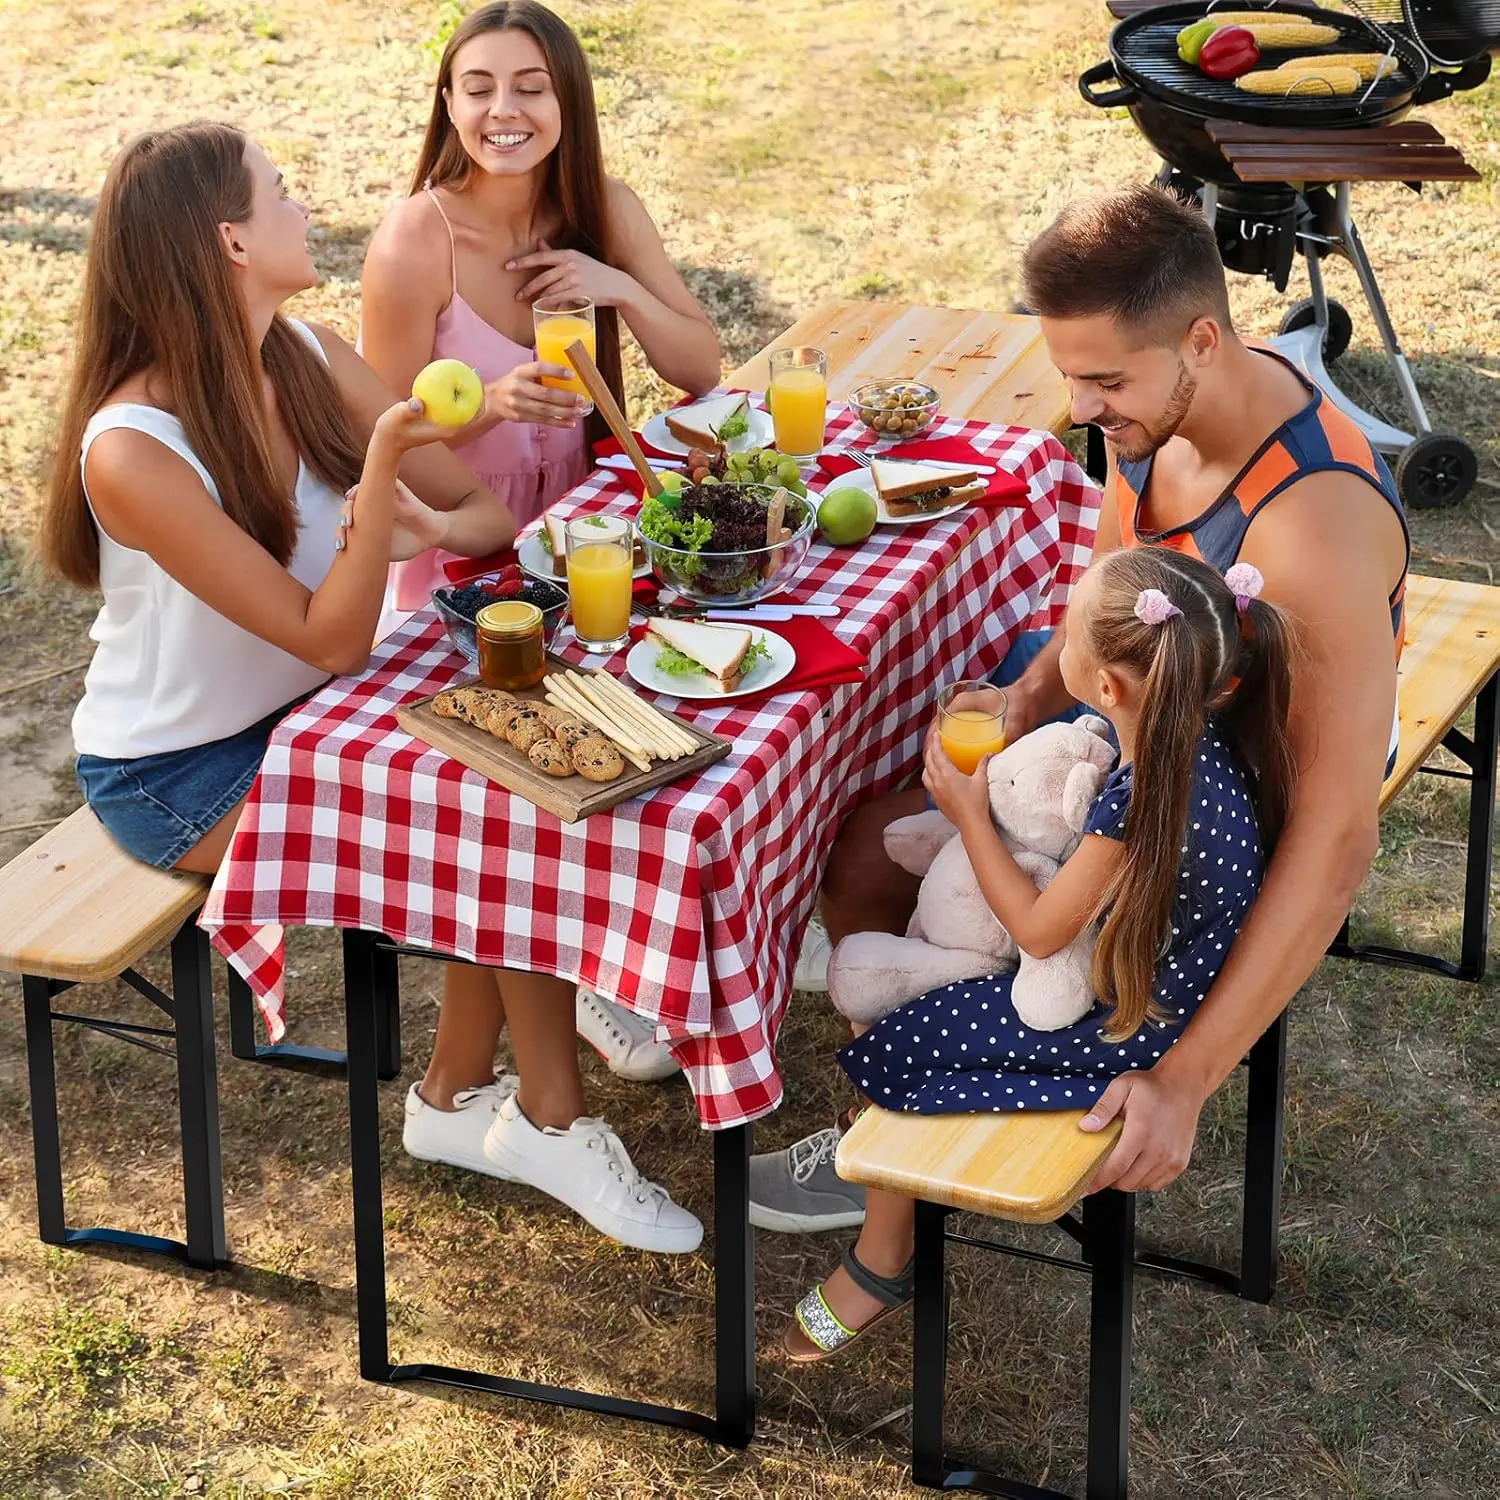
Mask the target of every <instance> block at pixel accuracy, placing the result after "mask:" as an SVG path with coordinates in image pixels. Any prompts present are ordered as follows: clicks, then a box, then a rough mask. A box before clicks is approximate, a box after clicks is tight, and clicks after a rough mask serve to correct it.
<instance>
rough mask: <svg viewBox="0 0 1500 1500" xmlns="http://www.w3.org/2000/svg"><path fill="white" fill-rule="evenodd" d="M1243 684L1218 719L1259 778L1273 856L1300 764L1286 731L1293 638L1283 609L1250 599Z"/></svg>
mask: <svg viewBox="0 0 1500 1500" xmlns="http://www.w3.org/2000/svg"><path fill="white" fill-rule="evenodd" d="M1240 619H1241V621H1242V629H1241V644H1240V653H1239V660H1238V663H1237V668H1236V671H1237V675H1238V677H1239V685H1238V686H1237V687H1236V688H1235V689H1234V691H1233V692H1232V694H1231V695H1230V697H1229V701H1228V703H1227V704H1226V706H1225V707H1224V709H1223V710H1222V711H1221V712H1220V714H1219V721H1220V722H1221V723H1222V724H1223V726H1224V728H1225V730H1226V731H1227V733H1228V734H1229V735H1230V737H1231V739H1232V740H1233V742H1234V747H1235V749H1236V750H1237V751H1238V752H1239V754H1240V757H1241V759H1242V760H1244V762H1245V763H1246V765H1248V766H1249V767H1250V770H1251V772H1252V773H1253V775H1254V778H1255V810H1256V815H1257V817H1258V818H1259V820H1260V836H1261V842H1262V843H1263V845H1264V846H1265V850H1266V853H1267V854H1268V855H1269V854H1270V852H1271V850H1272V849H1273V848H1274V847H1275V844H1276V840H1277V839H1278V838H1279V837H1280V836H1281V830H1282V829H1283V828H1284V827H1285V826H1286V820H1287V815H1288V813H1289V812H1290V811H1291V801H1292V788H1293V787H1294V786H1295V784H1296V779H1297V761H1296V757H1295V756H1294V755H1293V753H1292V742H1291V737H1290V735H1289V734H1288V732H1287V714H1288V710H1289V707H1290V704H1291V701H1292V640H1291V633H1290V631H1289V630H1288V629H1287V625H1286V620H1285V618H1284V617H1283V615H1282V614H1281V611H1280V610H1278V609H1275V608H1273V607H1272V606H1271V605H1269V604H1263V603H1262V602H1261V601H1260V600H1259V599H1249V600H1247V601H1246V602H1245V605H1244V607H1243V609H1242V610H1241V613H1240Z"/></svg>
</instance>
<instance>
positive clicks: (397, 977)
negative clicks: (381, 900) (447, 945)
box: [370, 943, 401, 1083]
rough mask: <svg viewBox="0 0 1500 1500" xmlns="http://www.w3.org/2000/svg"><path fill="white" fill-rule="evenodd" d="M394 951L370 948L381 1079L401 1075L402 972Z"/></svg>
mask: <svg viewBox="0 0 1500 1500" xmlns="http://www.w3.org/2000/svg"><path fill="white" fill-rule="evenodd" d="M399 964H400V960H399V959H398V958H397V956H396V954H395V952H394V950H392V949H391V948H390V947H389V946H387V945H386V944H384V943H377V944H375V946H374V947H373V948H372V949H371V950H370V980H371V984H372V987H373V988H372V992H371V997H370V998H371V1002H372V1004H373V1005H374V1007H375V1046H376V1055H375V1064H376V1068H377V1070H378V1071H379V1074H380V1078H381V1081H382V1082H384V1083H388V1082H390V1080H391V1079H392V1078H399V1077H400V1076H401V971H400V968H399Z"/></svg>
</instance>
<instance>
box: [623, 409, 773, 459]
mask: <svg viewBox="0 0 1500 1500" xmlns="http://www.w3.org/2000/svg"><path fill="white" fill-rule="evenodd" d="M641 436H642V437H643V438H645V440H646V441H647V442H648V443H650V444H651V446H652V447H653V448H660V449H661V451H662V452H663V453H676V454H679V455H680V456H682V457H684V458H685V457H687V454H688V452H689V448H688V445H687V444H686V443H682V442H679V441H678V440H677V439H676V438H674V437H673V436H672V434H671V431H670V430H669V429H668V427H667V419H666V417H665V415H664V414H663V413H661V412H657V414H656V415H655V416H654V417H651V418H649V419H648V420H647V421H645V422H644V423H642V424H641ZM724 446H725V447H726V448H727V449H728V450H729V452H731V453H738V452H740V451H741V450H743V449H745V448H774V447H775V446H776V429H775V428H774V427H772V425H771V418H770V416H769V415H768V414H767V413H765V412H763V411H759V410H757V408H755V407H753V406H752V407H751V408H750V430H749V431H748V432H747V433H746V434H745V435H744V437H737V438H731V439H730V440H729V442H727V443H726V444H725V445H724ZM646 461H647V462H648V463H649V462H650V461H651V455H650V454H649V453H648V454H647V455H646Z"/></svg>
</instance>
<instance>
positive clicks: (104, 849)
mask: <svg viewBox="0 0 1500 1500" xmlns="http://www.w3.org/2000/svg"><path fill="white" fill-rule="evenodd" d="M207 892H208V881H207V880H206V879H205V878H204V877H203V876H201V875H189V874H185V873H183V872H180V871H166V870H154V869H152V868H151V867H150V866H148V865H143V864H140V863H139V862H138V861H136V860H133V859H131V858H130V856H129V855H128V854H125V853H123V852H122V851H121V850H120V848H119V847H118V845H116V843H115V842H114V840H113V839H112V838H110V836H109V835H108V834H107V833H106V832H105V831H104V829H103V827H102V826H101V825H100V823H99V820H98V819H97V818H96V817H95V816H94V815H93V813H92V812H90V811H89V809H88V808H86V807H81V808H79V809H78V811H77V812H75V813H74V814H72V816H71V817H68V818H66V819H64V820H63V822H61V823H59V824H58V825H57V827H55V828H54V829H52V831H51V832H50V833H48V834H46V835H44V836H43V837H42V838H39V839H38V840H37V841H36V842H35V843H34V844H33V845H32V846H31V847H30V848H29V849H27V850H25V851H24V852H23V853H21V854H18V855H17V856H16V857H15V858H14V859H13V860H11V862H10V863H9V864H8V865H6V866H5V868H4V869H3V870H0V970H5V971H7V972H10V973H16V974H20V975H21V985H22V991H23V995H24V1002H25V1007H26V1058H27V1065H28V1069H29V1073H30V1082H31V1139H32V1147H33V1150H34V1152H35V1156H36V1196H37V1219H38V1222H39V1226H40V1230H41V1237H42V1239H43V1240H45V1241H46V1242H47V1243H48V1244H50V1245H79V1244H88V1243H94V1244H108V1245H118V1246H125V1247H127V1248H129V1249H133V1250H147V1251H151V1252H154V1253H157V1254H165V1255H172V1256H175V1257H177V1258H179V1259H182V1260H186V1261H187V1262H188V1264H190V1265H194V1266H206V1267H211V1266H217V1265H220V1264H222V1263H223V1262H224V1261H225V1259H226V1258H227V1256H226V1248H225V1242H224V1202H223V1194H222V1191H221V1179H220V1166H219V1109H218V1075H217V1071H216V1067H215V1061H214V1030H213V977H212V971H211V969H210V965H209V948H208V937H207V934H205V933H204V932H203V930H202V929H201V928H200V927H199V926H198V925H197V922H196V920H195V919H196V917H197V913H198V909H199V907H201V906H202V905H203V898H204V896H205V895H206V894H207ZM168 941H170V943H171V949H172V993H171V995H167V994H164V993H163V992H162V991H161V990H159V989H158V988H157V987H156V986H155V985H154V984H152V983H151V982H150V980H148V979H145V978H143V977H142V976H141V975H140V974H138V973H137V972H136V970H135V967H134V966H135V965H136V964H138V963H139V962H140V961H141V959H142V958H144V957H145V956H146V954H148V953H150V952H151V951H152V950H153V949H156V948H159V947H161V946H162V944H163V943H166V942H168ZM111 979H123V980H124V981H125V983H126V984H128V985H129V986H130V987H131V988H132V989H133V990H135V991H136V992H137V993H138V994H140V995H142V996H144V997H145V998H146V999H147V1000H149V1001H150V1002H151V1003H152V1004H153V1005H155V1006H156V1007H157V1008H158V1009H160V1010H161V1011H163V1012H165V1014H166V1015H167V1016H168V1017H169V1018H170V1020H171V1025H169V1026H141V1025H136V1024H134V1023H132V1022H127V1021H111V1020H102V1019H99V1018H97V1017H91V1016H81V1015H74V1014H70V1013H67V1012H63V1011H56V1010H54V1009H53V1008H52V1002H53V1000H54V999H56V997H57V996H58V995H61V994H62V993H64V992H65V991H67V990H70V989H72V988H73V987H74V986H75V985H81V984H99V983H103V982H106V981H108V980H111ZM54 1021H70V1022H73V1023H75V1024H77V1025H80V1026H88V1027H91V1028H92V1029H93V1030H95V1031H101V1032H103V1033H104V1034H105V1035H107V1036H112V1037H115V1038H116V1039H117V1040H119V1041H123V1042H129V1043H131V1044H132V1045H135V1046H140V1047H145V1048H148V1049H149V1050H151V1051H153V1052H160V1053H162V1054H163V1055H164V1056H167V1057H171V1056H173V1055H174V1052H175V1056H176V1060H177V1090H178V1117H179V1120H180V1122H181V1126H182V1186H183V1199H184V1207H185V1210H186V1221H187V1241H186V1243H185V1244H184V1243H182V1242H180V1241H177V1240H170V1239H163V1238H161V1237H160V1236H158V1235H148V1234H139V1233H136V1232H134V1231H131V1230H123V1229H69V1228H68V1226H67V1221H66V1217H65V1214H64V1211H63V1182H62V1154H61V1147H60V1142H59V1131H58V1117H57V1072H56V1067H55V1062H54V1058H53V1051H52V1025H53V1022H54Z"/></svg>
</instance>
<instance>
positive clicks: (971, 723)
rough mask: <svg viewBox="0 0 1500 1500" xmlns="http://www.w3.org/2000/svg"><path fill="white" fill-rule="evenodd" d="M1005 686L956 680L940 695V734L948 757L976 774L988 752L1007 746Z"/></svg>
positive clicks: (969, 774) (965, 769) (966, 770)
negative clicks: (998, 686)
mask: <svg viewBox="0 0 1500 1500" xmlns="http://www.w3.org/2000/svg"><path fill="white" fill-rule="evenodd" d="M1005 701H1006V700H1005V690H1004V688H997V687H994V686H993V685H992V684H990V683H988V682H953V683H950V684H949V685H948V686H947V687H945V688H944V689H943V691H942V692H941V694H939V696H938V738H939V739H940V740H941V742H942V746H943V750H944V751H945V752H946V754H947V756H948V759H949V760H951V761H952V762H953V764H954V765H955V766H957V767H958V769H959V770H960V771H962V772H963V773H964V775H965V776H972V775H973V774H974V772H975V771H976V770H977V769H978V768H979V762H980V760H981V759H983V757H984V756H986V755H991V754H996V753H998V752H999V751H1001V750H1003V749H1005Z"/></svg>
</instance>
